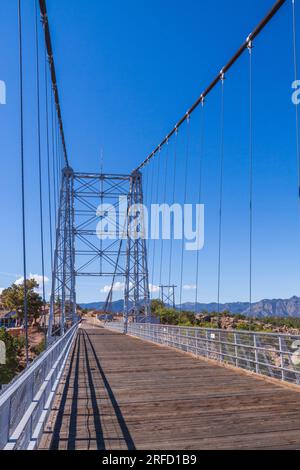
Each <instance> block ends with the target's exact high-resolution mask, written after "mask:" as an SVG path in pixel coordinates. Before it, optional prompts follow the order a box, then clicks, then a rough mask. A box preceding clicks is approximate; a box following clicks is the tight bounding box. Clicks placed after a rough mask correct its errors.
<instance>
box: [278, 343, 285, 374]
mask: <svg viewBox="0 0 300 470" xmlns="http://www.w3.org/2000/svg"><path fill="white" fill-rule="evenodd" d="M279 354H280V367H281V380H282V381H284V382H285V372H284V356H283V341H282V338H281V336H279Z"/></svg>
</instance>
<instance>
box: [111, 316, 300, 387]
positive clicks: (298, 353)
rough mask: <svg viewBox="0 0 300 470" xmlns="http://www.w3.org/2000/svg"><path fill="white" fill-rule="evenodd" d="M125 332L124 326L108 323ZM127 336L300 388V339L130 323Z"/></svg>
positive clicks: (287, 336) (299, 337) (246, 332)
mask: <svg viewBox="0 0 300 470" xmlns="http://www.w3.org/2000/svg"><path fill="white" fill-rule="evenodd" d="M105 327H106V328H109V329H113V330H116V331H119V332H123V331H124V323H121V322H111V323H106V325H105ZM128 334H129V335H131V336H135V337H138V338H142V339H144V340H147V341H151V342H153V343H157V344H161V345H165V346H170V347H173V348H176V349H180V350H181V351H184V352H187V353H191V354H194V355H196V356H199V357H205V358H208V359H213V360H216V361H219V362H221V363H225V364H229V365H231V366H234V367H238V368H241V369H245V370H248V371H251V372H255V373H257V374H260V375H264V376H268V377H271V378H274V379H279V380H282V381H285V382H290V383H293V384H297V385H300V336H296V335H289V334H279V333H278V334H277V333H256V332H255V333H254V332H250V331H239V330H217V329H207V328H196V327H195V328H194V327H178V326H166V325H150V324H139V323H131V324H129V325H128Z"/></svg>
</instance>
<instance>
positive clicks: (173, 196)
mask: <svg viewBox="0 0 300 470" xmlns="http://www.w3.org/2000/svg"><path fill="white" fill-rule="evenodd" d="M177 140H178V130H177V129H176V132H175V140H174V171H173V194H172V205H174V204H175V187H176V173H177V171H176V170H177ZM171 229H172V230H171V240H170V259H169V282H168V284H169V286H170V285H171V275H172V261H173V236H174V233H172V232H174V221H173V224H172V227H171Z"/></svg>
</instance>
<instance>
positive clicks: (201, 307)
mask: <svg viewBox="0 0 300 470" xmlns="http://www.w3.org/2000/svg"><path fill="white" fill-rule="evenodd" d="M104 303H105V302H92V303H88V304H81V305H80V307H81V308H84V309H89V310H100V311H101V310H102V309H103V307H104ZM123 305H124V302H123V300H117V301H115V302H113V303H112V309H113V312H115V313H117V312H122V311H123ZM176 308H177V309H180V308H181V310H186V311H192V312H194V311H195V303H192V302H186V303H184V304H182V306H181V307H180V305H177V306H176ZM220 310H221V311H222V312H223V311H225V310H228V311H229V312H230V313H232V314H235V315H237V314H241V315H246V316H253V317H257V318H264V317H287V318H288V317H298V318H300V297H296V296H294V297H291V298H290V299H272V300H271V299H265V300H261V301H259V302H254V303H253V304H252V308H251V315H250V306H249V302H229V303H225V304H221V305H220ZM204 311H205V312H208V313H212V312H216V311H218V304H217V303H214V302H212V303H207V304H205V303H197V308H196V312H197V313H202V312H204Z"/></svg>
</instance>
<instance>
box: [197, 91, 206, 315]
mask: <svg viewBox="0 0 300 470" xmlns="http://www.w3.org/2000/svg"><path fill="white" fill-rule="evenodd" d="M204 111H205V110H204V100H203V101H202V107H201V123H200V134H201V135H200V139H201V142H200V158H199V192H198V204H201V200H202V177H203V158H204V118H205V116H204V114H205V113H204ZM199 255H200V251H199V250H197V260H196V295H195V313H197V304H198V293H199V258H200V256H199Z"/></svg>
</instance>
